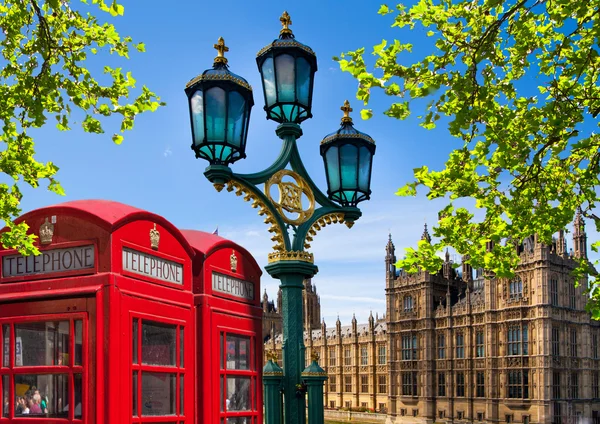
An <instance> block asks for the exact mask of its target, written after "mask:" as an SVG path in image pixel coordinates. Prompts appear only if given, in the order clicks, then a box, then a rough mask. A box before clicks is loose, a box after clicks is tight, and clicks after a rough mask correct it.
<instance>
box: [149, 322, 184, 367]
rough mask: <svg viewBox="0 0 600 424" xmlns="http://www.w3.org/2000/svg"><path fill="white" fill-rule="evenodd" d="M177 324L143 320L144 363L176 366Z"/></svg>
mask: <svg viewBox="0 0 600 424" xmlns="http://www.w3.org/2000/svg"><path fill="white" fill-rule="evenodd" d="M176 330H177V327H176V326H175V325H168V324H161V323H158V322H151V321H142V363H143V364H148V365H172V366H175V348H176V344H175V342H176V339H175V334H176V333H175V331H176Z"/></svg>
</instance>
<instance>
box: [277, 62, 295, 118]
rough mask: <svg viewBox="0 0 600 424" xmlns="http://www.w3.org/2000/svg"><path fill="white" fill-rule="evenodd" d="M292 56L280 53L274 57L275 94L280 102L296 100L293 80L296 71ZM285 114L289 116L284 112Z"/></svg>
mask: <svg viewBox="0 0 600 424" xmlns="http://www.w3.org/2000/svg"><path fill="white" fill-rule="evenodd" d="M294 68H295V66H294V58H293V57H292V56H290V55H289V54H282V55H280V56H277V57H276V58H275V74H276V76H277V94H278V95H279V101H280V102H294V101H296V95H295V94H296V93H295V91H296V90H295V85H296V84H295V80H296V75H295V74H296V72H295V69H294ZM286 116H289V115H287V114H286Z"/></svg>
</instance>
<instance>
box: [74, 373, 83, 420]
mask: <svg viewBox="0 0 600 424" xmlns="http://www.w3.org/2000/svg"><path fill="white" fill-rule="evenodd" d="M82 387H83V380H82V379H81V374H73V391H74V392H75V393H74V394H75V411H74V414H75V415H74V418H79V419H81V417H82V410H81V408H82V403H81V400H82V399H83V396H82Z"/></svg>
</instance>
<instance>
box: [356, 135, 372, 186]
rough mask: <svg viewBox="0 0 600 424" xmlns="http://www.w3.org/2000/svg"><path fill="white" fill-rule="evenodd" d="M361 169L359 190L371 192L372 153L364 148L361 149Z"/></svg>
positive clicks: (359, 171) (359, 170)
mask: <svg viewBox="0 0 600 424" xmlns="http://www.w3.org/2000/svg"><path fill="white" fill-rule="evenodd" d="M359 165H360V167H359V168H358V188H359V189H361V190H362V191H365V192H366V191H369V175H370V174H371V152H369V149H368V148H366V147H364V146H362V147H361V148H360V161H359Z"/></svg>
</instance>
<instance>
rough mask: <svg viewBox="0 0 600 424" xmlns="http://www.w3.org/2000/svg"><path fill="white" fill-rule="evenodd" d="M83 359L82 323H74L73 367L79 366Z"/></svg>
mask: <svg viewBox="0 0 600 424" xmlns="http://www.w3.org/2000/svg"><path fill="white" fill-rule="evenodd" d="M82 358H83V322H82V321H81V320H77V321H75V365H81V364H82V363H83V362H82Z"/></svg>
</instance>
